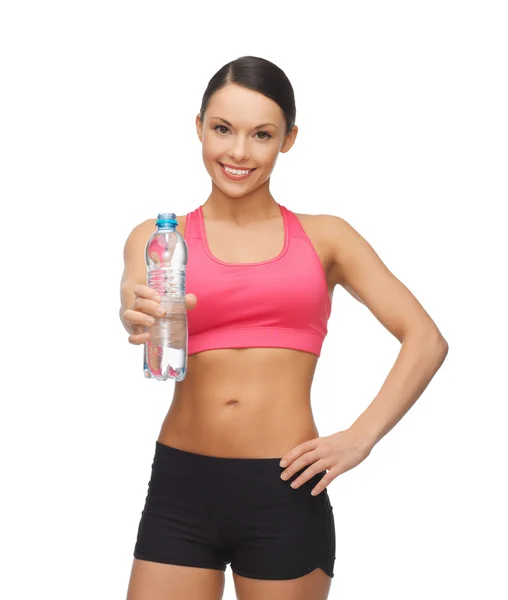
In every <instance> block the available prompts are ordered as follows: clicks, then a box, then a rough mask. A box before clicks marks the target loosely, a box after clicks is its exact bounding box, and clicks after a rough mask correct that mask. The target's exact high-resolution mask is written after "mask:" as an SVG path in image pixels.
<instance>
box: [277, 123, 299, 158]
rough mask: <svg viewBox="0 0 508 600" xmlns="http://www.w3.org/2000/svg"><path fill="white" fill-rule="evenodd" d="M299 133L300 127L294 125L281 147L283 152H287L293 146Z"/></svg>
mask: <svg viewBox="0 0 508 600" xmlns="http://www.w3.org/2000/svg"><path fill="white" fill-rule="evenodd" d="M297 135H298V127H297V126H296V125H293V129H291V131H290V132H289V133H288V134H287V135H286V137H285V138H284V142H283V144H282V148H281V149H280V151H281V152H282V153H285V152H287V151H288V150H290V149H291V148H292V146H293V144H294V143H295V140H296V136H297Z"/></svg>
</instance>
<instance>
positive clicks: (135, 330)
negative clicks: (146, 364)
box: [123, 284, 197, 345]
mask: <svg viewBox="0 0 508 600" xmlns="http://www.w3.org/2000/svg"><path fill="white" fill-rule="evenodd" d="M133 291H134V303H133V305H132V307H131V308H128V309H127V310H125V311H124V313H123V319H124V321H125V322H126V323H129V325H130V329H131V332H130V335H129V337H128V341H129V343H131V344H136V345H138V344H144V343H145V342H146V341H147V340H148V339H149V338H150V332H149V331H146V329H149V328H150V327H152V325H154V323H155V319H156V318H158V317H162V316H164V314H165V310H164V308H163V307H162V306H161V297H160V295H159V294H158V293H157V292H156V291H155V290H152V289H151V288H150V287H148V286H147V285H142V284H138V285H136V286H134V288H133ZM196 304H197V298H196V296H195V295H194V294H186V295H185V307H186V309H187V310H193V309H194V308H195V307H196Z"/></svg>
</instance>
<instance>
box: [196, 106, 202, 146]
mask: <svg viewBox="0 0 508 600" xmlns="http://www.w3.org/2000/svg"><path fill="white" fill-rule="evenodd" d="M196 131H197V134H198V138H199V141H200V142H201V143H203V124H202V123H201V120H200V118H199V113H198V114H197V116H196Z"/></svg>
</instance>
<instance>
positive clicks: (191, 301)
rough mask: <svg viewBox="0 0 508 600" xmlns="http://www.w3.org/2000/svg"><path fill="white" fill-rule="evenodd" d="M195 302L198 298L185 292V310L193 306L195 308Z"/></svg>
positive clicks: (191, 308)
mask: <svg viewBox="0 0 508 600" xmlns="http://www.w3.org/2000/svg"><path fill="white" fill-rule="evenodd" d="M197 302H198V299H197V298H196V296H195V295H194V294H185V306H186V308H187V310H193V309H194V308H196V304H197Z"/></svg>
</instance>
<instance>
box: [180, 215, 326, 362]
mask: <svg viewBox="0 0 508 600" xmlns="http://www.w3.org/2000/svg"><path fill="white" fill-rule="evenodd" d="M278 206H279V207H280V211H281V214H282V217H283V220H284V247H283V249H282V251H281V252H280V254H279V255H278V256H276V257H275V258H272V259H270V260H265V261H262V262H254V263H227V262H224V261H221V260H219V259H218V258H216V257H215V256H213V255H212V253H211V252H210V248H209V246H208V242H207V239H206V233H205V225H204V218H203V211H202V207H201V206H199V207H198V208H196V209H195V210H194V211H192V212H190V213H189V214H188V215H187V221H186V226H185V241H186V242H187V246H188V248H189V255H188V260H187V271H186V273H187V279H186V291H187V293H192V294H195V295H196V297H197V299H198V302H197V305H196V308H194V310H190V311H188V313H187V318H188V332H189V338H188V354H189V355H190V354H195V353H197V352H203V351H205V350H212V349H218V348H291V349H294V350H302V351H304V352H310V353H312V354H316V355H317V356H319V355H320V352H321V346H322V344H323V341H324V338H325V336H326V334H327V322H328V318H329V316H330V313H331V301H330V296H329V292H328V285H327V282H326V275H325V272H324V269H323V266H322V264H321V260H320V258H319V256H318V254H317V253H316V251H315V249H314V247H313V245H312V243H311V241H310V239H309V238H308V236H307V234H306V233H305V231H304V229H303V227H302V226H301V224H300V221H299V220H298V217H297V216H296V215H295V214H294V213H293V212H291V211H290V210H288V209H287V208H285V207H284V206H282V205H280V204H279V205H278Z"/></svg>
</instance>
